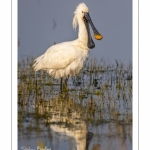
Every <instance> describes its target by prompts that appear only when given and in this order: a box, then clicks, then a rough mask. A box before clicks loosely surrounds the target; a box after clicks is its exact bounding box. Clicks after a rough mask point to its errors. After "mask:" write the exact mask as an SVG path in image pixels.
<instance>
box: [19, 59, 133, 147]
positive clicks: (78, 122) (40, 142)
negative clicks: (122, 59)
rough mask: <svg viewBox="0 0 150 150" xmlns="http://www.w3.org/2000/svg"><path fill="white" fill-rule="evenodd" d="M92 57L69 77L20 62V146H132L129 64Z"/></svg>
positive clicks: (26, 61) (29, 63)
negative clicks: (62, 82)
mask: <svg viewBox="0 0 150 150" xmlns="http://www.w3.org/2000/svg"><path fill="white" fill-rule="evenodd" d="M97 64H98V63H96V61H95V60H93V61H90V62H88V63H87V64H86V67H85V68H84V70H82V71H81V73H80V74H79V75H78V76H76V77H73V78H70V79H69V81H68V86H67V88H66V87H64V90H63V92H61V93H60V80H55V79H53V78H52V77H50V76H49V75H48V74H47V73H46V72H44V71H41V72H38V73H37V74H36V75H35V73H34V72H33V70H32V67H31V66H32V60H25V61H22V62H20V63H19V65H18V150H22V149H26V150H29V149H30V150H31V149H32V150H33V149H34V150H37V149H39V150H50V149H51V150H131V149H132V66H131V65H129V66H124V65H123V64H117V62H116V64H114V65H110V64H106V63H105V62H100V63H99V65H97Z"/></svg>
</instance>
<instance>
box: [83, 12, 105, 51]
mask: <svg viewBox="0 0 150 150" xmlns="http://www.w3.org/2000/svg"><path fill="white" fill-rule="evenodd" d="M84 23H85V26H86V29H87V33H88V43H87V46H88V48H90V49H92V48H94V47H95V44H94V42H93V39H92V37H91V34H90V28H89V23H90V25H91V27H92V29H93V32H94V37H95V39H97V40H101V39H102V38H103V36H102V35H101V34H100V33H99V32H98V31H97V29H96V28H95V26H94V24H93V22H92V20H91V17H90V15H89V13H88V12H87V13H84Z"/></svg>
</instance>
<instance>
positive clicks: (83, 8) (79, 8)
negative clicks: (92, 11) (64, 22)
mask: <svg viewBox="0 0 150 150" xmlns="http://www.w3.org/2000/svg"><path fill="white" fill-rule="evenodd" d="M82 11H84V12H88V11H89V10H88V7H87V6H86V5H85V4H84V3H80V4H79V5H78V6H77V7H76V9H75V11H74V17H73V22H72V25H73V28H74V29H76V27H77V25H78V15H79V14H80V13H82Z"/></svg>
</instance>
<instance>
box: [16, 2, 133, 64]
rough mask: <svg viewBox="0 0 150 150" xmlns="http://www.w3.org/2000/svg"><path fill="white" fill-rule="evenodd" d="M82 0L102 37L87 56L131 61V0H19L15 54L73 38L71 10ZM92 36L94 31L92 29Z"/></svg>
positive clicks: (40, 50) (38, 52)
mask: <svg viewBox="0 0 150 150" xmlns="http://www.w3.org/2000/svg"><path fill="white" fill-rule="evenodd" d="M81 2H84V3H85V4H86V5H87V6H88V8H89V12H90V16H91V19H92V21H93V23H94V25H95V27H96V28H97V30H98V31H99V32H100V33H101V34H102V35H103V39H102V40H101V41H97V40H95V39H94V38H93V39H94V42H95V45H96V47H95V48H94V49H92V50H90V57H92V58H94V57H96V58H97V59H98V60H99V59H101V58H104V59H105V60H106V61H110V62H114V61H115V59H117V60H120V61H121V62H123V63H125V64H128V63H129V62H131V61H132V0H83V1H80V0H72V1H71V0H18V41H19V46H18V58H19V59H22V58H23V57H26V56H34V57H36V56H39V55H41V54H43V53H44V52H45V51H46V50H47V48H48V47H50V46H51V45H53V44H54V42H56V43H60V42H65V41H70V40H74V39H76V38H77V35H78V30H76V31H75V30H73V28H72V18H73V12H74V10H75V8H76V6H77V5H78V4H79V3H81ZM91 34H92V36H93V32H91Z"/></svg>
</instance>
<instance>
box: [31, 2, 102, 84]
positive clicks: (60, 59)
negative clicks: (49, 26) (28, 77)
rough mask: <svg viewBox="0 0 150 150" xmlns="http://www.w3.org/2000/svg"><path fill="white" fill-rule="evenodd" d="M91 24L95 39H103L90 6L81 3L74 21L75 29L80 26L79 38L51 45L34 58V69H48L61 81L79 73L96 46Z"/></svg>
mask: <svg viewBox="0 0 150 150" xmlns="http://www.w3.org/2000/svg"><path fill="white" fill-rule="evenodd" d="M89 24H90V25H91V27H92V29H93V32H94V37H95V39H97V40H101V39H102V38H103V36H102V35H101V34H100V33H99V32H98V31H97V29H96V28H95V26H94V24H93V22H92V20H91V18H90V15H89V9H88V7H87V6H86V4H84V3H80V4H79V5H78V6H77V7H76V9H75V11H74V17H73V22H72V25H73V28H74V29H76V27H77V26H78V27H79V32H78V38H77V39H76V40H73V41H68V42H62V43H59V44H56V45H53V46H51V47H49V48H48V49H47V50H46V52H45V53H44V54H43V55H41V56H39V57H37V58H36V59H35V60H34V61H35V63H34V65H33V68H34V70H35V71H38V70H46V71H47V73H49V75H51V76H53V77H54V78H56V79H59V78H61V83H62V78H66V79H68V77H69V76H74V75H76V74H78V73H79V72H80V70H81V69H82V68H83V66H84V63H85V62H86V59H87V58H88V55H89V49H92V48H94V47H95V44H94V42H93V40H92V37H91V34H90V28H89Z"/></svg>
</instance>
